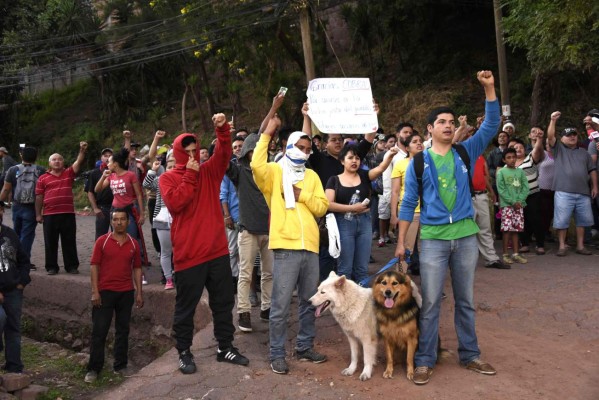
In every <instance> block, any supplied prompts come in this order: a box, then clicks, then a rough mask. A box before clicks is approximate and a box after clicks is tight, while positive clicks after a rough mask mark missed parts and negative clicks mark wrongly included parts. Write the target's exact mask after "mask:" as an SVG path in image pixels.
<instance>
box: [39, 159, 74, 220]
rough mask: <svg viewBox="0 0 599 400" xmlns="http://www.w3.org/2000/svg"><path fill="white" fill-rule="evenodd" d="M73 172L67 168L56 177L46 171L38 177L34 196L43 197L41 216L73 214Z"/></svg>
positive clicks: (71, 168)
mask: <svg viewBox="0 0 599 400" xmlns="http://www.w3.org/2000/svg"><path fill="white" fill-rule="evenodd" d="M75 176H76V175H75V171H73V167H69V168H67V169H65V170H64V171H62V173H61V174H60V175H58V176H56V175H54V174H51V173H50V171H47V172H46V173H45V174H43V175H42V176H40V177H39V179H38V180H37V185H36V187H35V194H36V195H42V196H44V210H43V215H53V214H74V213H75V206H74V204H73V182H74V181H75Z"/></svg>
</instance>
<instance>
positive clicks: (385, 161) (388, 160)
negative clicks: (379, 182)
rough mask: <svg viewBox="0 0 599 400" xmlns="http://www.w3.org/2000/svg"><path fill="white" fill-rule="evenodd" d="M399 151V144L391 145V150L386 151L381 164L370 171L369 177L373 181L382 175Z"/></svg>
mask: <svg viewBox="0 0 599 400" xmlns="http://www.w3.org/2000/svg"><path fill="white" fill-rule="evenodd" d="M398 151H399V148H398V147H397V146H393V147H391V148H390V149H389V151H387V152H386V153H385V156H384V157H383V161H382V162H381V163H380V164H379V165H377V166H376V168H373V169H371V170H369V171H368V179H370V180H371V181H373V180H375V179H376V178H378V177H379V176H381V175H382V174H383V172H385V170H386V169H387V167H389V164H391V160H393V157H395V155H396V154H397V152H398Z"/></svg>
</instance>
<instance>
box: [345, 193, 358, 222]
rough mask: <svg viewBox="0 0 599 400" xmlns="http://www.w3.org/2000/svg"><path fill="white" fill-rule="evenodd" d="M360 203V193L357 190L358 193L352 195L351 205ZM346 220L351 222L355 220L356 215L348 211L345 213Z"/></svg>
mask: <svg viewBox="0 0 599 400" xmlns="http://www.w3.org/2000/svg"><path fill="white" fill-rule="evenodd" d="M359 201H360V191H359V190H356V193H354V194H352V196H351V199H350V200H349V205H350V206H351V205H354V204H356V203H357V202H359ZM344 218H345V219H346V220H348V221H351V220H352V219H354V213H353V212H351V211H348V212H346V213H345V217H344Z"/></svg>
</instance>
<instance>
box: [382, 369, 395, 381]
mask: <svg viewBox="0 0 599 400" xmlns="http://www.w3.org/2000/svg"><path fill="white" fill-rule="evenodd" d="M383 378H385V379H391V378H393V370H391V371H389V370H387V369H386V370H385V372H383Z"/></svg>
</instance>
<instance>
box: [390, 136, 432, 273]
mask: <svg viewBox="0 0 599 400" xmlns="http://www.w3.org/2000/svg"><path fill="white" fill-rule="evenodd" d="M402 144H403V145H404V146H405V148H406V150H407V152H408V158H404V159H403V160H400V161H398V162H397V163H395V166H394V167H393V172H391V227H392V228H395V227H396V226H397V222H398V220H397V216H398V215H399V207H401V201H402V199H403V196H404V193H405V185H404V182H405V177H406V171H407V169H408V164H409V163H410V160H411V159H412V158H414V156H415V155H416V154H418V153H420V152H422V150H424V145H423V141H422V138H421V137H420V135H418V134H416V133H414V134H412V135H410V136H408V137H407V138H405V139H404V140H402ZM419 228H420V205H418V206H417V207H416V209H415V210H414V219H413V220H412V223H411V224H410V227H409V228H408V233H407V234H406V238H405V240H404V248H405V249H406V250H410V252H411V253H413V252H414V245H415V244H416V237H417V236H418V230H419ZM414 268H416V267H414Z"/></svg>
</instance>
